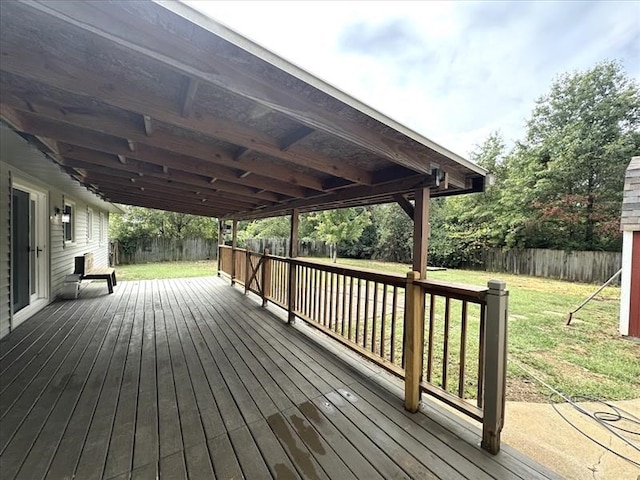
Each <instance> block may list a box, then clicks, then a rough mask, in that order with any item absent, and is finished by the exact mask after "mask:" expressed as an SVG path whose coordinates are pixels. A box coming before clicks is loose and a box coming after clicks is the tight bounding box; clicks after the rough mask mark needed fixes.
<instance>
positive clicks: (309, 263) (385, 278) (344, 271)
mask: <svg viewBox="0 0 640 480" xmlns="http://www.w3.org/2000/svg"><path fill="white" fill-rule="evenodd" d="M285 260H286V261H288V262H289V263H292V264H294V265H301V266H304V267H311V268H316V269H318V270H324V271H325V272H329V273H337V274H338V275H346V276H349V277H355V278H360V279H363V280H370V281H372V282H379V283H384V284H387V285H392V286H397V287H404V286H405V284H406V277H405V276H404V275H398V274H395V273H381V272H377V271H375V270H370V269H365V268H359V267H350V266H346V265H333V264H329V263H324V262H318V261H313V260H300V259H299V258H287V259H285Z"/></svg>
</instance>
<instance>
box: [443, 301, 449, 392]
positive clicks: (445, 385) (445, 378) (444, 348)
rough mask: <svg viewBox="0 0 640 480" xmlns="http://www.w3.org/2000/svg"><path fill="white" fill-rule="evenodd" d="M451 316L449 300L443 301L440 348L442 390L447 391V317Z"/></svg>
mask: <svg viewBox="0 0 640 480" xmlns="http://www.w3.org/2000/svg"><path fill="white" fill-rule="evenodd" d="M450 314H451V299H450V298H449V297H445V299H444V339H443V342H444V346H443V348H442V388H444V389H445V390H446V389H447V380H449V378H448V376H449V375H448V374H449V315H450Z"/></svg>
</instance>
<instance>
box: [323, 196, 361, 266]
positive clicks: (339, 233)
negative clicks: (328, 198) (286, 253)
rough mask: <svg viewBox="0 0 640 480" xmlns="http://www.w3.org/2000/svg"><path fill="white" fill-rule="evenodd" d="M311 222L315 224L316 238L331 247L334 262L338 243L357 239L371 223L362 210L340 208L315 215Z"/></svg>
mask: <svg viewBox="0 0 640 480" xmlns="http://www.w3.org/2000/svg"><path fill="white" fill-rule="evenodd" d="M312 222H313V223H314V224H315V231H316V235H317V238H318V239H320V240H323V241H325V242H326V243H328V244H329V245H330V246H331V250H332V258H333V261H334V262H335V260H336V257H337V245H338V243H339V242H345V241H353V240H355V239H357V238H359V237H360V235H362V232H363V231H364V229H365V228H366V227H367V225H369V224H370V223H371V217H370V215H369V211H368V210H366V209H364V208H341V209H337V210H325V211H323V212H319V213H316V214H315V215H314V217H313V220H312Z"/></svg>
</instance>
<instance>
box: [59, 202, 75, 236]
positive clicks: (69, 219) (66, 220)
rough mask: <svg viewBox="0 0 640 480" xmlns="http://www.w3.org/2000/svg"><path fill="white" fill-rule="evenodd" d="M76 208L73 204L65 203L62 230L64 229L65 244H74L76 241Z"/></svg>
mask: <svg viewBox="0 0 640 480" xmlns="http://www.w3.org/2000/svg"><path fill="white" fill-rule="evenodd" d="M75 217H76V206H75V205H74V204H73V203H70V202H65V204H64V210H63V212H62V228H63V229H64V241H65V243H72V242H74V241H75V227H76V218H75Z"/></svg>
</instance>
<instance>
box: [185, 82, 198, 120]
mask: <svg viewBox="0 0 640 480" xmlns="http://www.w3.org/2000/svg"><path fill="white" fill-rule="evenodd" d="M184 85H185V86H184V93H183V95H182V108H181V111H182V116H183V117H185V118H187V117H190V116H191V113H192V112H193V102H194V101H195V99H196V95H197V94H198V86H199V85H200V82H199V81H198V80H196V79H195V78H192V77H187V78H185V80H184Z"/></svg>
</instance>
